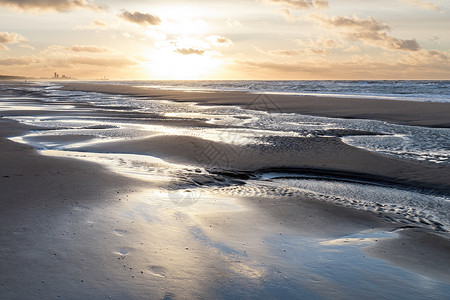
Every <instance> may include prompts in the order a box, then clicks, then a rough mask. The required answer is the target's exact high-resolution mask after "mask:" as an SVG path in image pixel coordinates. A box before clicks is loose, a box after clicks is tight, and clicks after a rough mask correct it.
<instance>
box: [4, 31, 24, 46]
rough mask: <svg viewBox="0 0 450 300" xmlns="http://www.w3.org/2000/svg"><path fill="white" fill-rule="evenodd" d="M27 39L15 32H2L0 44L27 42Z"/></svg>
mask: <svg viewBox="0 0 450 300" xmlns="http://www.w3.org/2000/svg"><path fill="white" fill-rule="evenodd" d="M26 41H27V39H26V38H25V37H24V36H23V35H20V34H18V33H15V32H6V31H3V32H0V44H17V43H23V42H26Z"/></svg>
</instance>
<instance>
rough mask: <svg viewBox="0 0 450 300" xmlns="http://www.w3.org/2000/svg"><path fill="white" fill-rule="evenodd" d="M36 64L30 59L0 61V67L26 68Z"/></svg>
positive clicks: (15, 58) (18, 58)
mask: <svg viewBox="0 0 450 300" xmlns="http://www.w3.org/2000/svg"><path fill="white" fill-rule="evenodd" d="M35 62H37V60H36V59H33V58H30V57H8V58H3V59H0V66H28V65H31V64H33V63H35Z"/></svg>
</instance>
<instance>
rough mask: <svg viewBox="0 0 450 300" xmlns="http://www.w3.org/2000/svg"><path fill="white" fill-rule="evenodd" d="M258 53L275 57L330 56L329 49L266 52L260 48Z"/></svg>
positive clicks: (257, 49)
mask: <svg viewBox="0 0 450 300" xmlns="http://www.w3.org/2000/svg"><path fill="white" fill-rule="evenodd" d="M255 49H256V51H258V52H259V53H262V54H266V55H274V56H298V55H308V56H311V55H330V54H331V53H330V51H328V50H327V49H313V48H305V49H294V50H268V51H265V50H263V49H260V48H255Z"/></svg>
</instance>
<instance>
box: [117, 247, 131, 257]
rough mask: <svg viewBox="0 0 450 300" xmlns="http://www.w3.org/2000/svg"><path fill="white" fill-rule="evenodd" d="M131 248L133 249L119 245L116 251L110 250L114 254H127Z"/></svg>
mask: <svg viewBox="0 0 450 300" xmlns="http://www.w3.org/2000/svg"><path fill="white" fill-rule="evenodd" d="M132 250H134V249H133V248H129V247H121V248H119V249H118V250H116V251H112V252H113V253H114V254H117V255H121V256H126V255H128V254H129V253H130V252H131V251H132Z"/></svg>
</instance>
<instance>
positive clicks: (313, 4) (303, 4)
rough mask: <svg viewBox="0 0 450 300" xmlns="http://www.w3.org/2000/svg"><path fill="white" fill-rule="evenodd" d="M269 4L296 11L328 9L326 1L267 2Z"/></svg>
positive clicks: (282, 0) (278, 0) (273, 0)
mask: <svg viewBox="0 0 450 300" xmlns="http://www.w3.org/2000/svg"><path fill="white" fill-rule="evenodd" d="M269 2H272V3H275V4H281V5H285V6H289V7H292V8H297V9H312V8H317V9H322V8H327V7H328V1H326V0H269Z"/></svg>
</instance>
